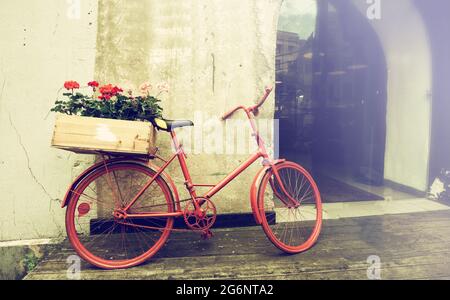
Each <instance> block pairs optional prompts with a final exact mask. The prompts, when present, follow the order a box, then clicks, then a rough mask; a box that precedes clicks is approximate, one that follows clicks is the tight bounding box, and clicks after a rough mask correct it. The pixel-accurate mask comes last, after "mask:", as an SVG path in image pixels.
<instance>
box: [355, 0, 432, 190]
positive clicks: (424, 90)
mask: <svg viewBox="0 0 450 300" xmlns="http://www.w3.org/2000/svg"><path fill="white" fill-rule="evenodd" d="M352 1H353V2H354V4H355V5H356V6H357V7H358V8H359V9H360V11H361V13H362V14H364V15H366V12H367V9H368V7H369V5H368V4H367V3H366V1H362V0H352ZM370 23H371V25H372V26H373V28H374V30H375V32H376V33H377V34H378V37H379V39H380V42H381V44H382V47H383V50H384V54H385V56H386V62H387V68H388V89H387V93H388V101H387V132H386V157H385V178H386V179H388V180H391V181H393V182H396V183H400V184H402V185H405V186H409V187H412V188H415V189H417V190H420V191H426V190H427V188H428V165H429V155H430V127H431V123H430V118H431V98H430V97H429V95H430V92H431V86H432V61H431V52H430V49H429V46H428V45H429V41H428V36H427V32H426V28H425V25H424V23H423V20H422V18H421V16H420V15H419V12H418V11H417V9H416V7H415V6H414V4H413V1H411V0H395V1H382V2H381V19H380V20H372V21H370Z"/></svg>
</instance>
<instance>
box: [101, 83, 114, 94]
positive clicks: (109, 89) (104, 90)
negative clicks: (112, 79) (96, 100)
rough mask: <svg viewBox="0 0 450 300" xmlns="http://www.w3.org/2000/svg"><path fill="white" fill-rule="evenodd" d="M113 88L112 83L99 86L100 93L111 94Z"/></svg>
mask: <svg viewBox="0 0 450 300" xmlns="http://www.w3.org/2000/svg"><path fill="white" fill-rule="evenodd" d="M113 88H114V87H113V85H112V84H108V85H104V86H102V87H100V93H102V94H111V93H112V90H113Z"/></svg>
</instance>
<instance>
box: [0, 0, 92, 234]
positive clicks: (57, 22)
mask: <svg viewBox="0 0 450 300" xmlns="http://www.w3.org/2000/svg"><path fill="white" fill-rule="evenodd" d="M80 9H81V10H80V11H78V8H77V7H72V6H71V5H69V4H68V2H66V1H59V0H42V1H26V0H18V1H1V2H0V35H1V39H0V137H1V141H0V212H1V213H0V240H15V239H31V238H43V237H54V236H58V235H62V234H64V232H65V230H64V213H65V212H64V210H63V209H61V208H60V199H61V198H62V197H64V193H65V190H66V189H67V186H68V184H69V182H70V181H71V180H72V178H73V177H74V176H75V175H76V174H77V173H79V172H80V171H81V170H82V169H84V168H85V167H86V162H89V160H91V157H87V156H77V155H74V154H72V155H71V154H69V153H68V152H64V151H59V150H55V149H51V148H50V141H51V135H52V131H53V124H54V116H53V115H52V114H49V110H50V108H51V107H52V106H53V103H54V102H55V99H56V97H57V94H58V90H60V88H61V86H62V84H63V83H64V81H65V80H67V79H76V80H78V81H79V82H87V81H88V80H89V79H91V78H92V77H93V72H94V61H95V38H96V30H97V26H96V23H97V1H94V0H84V1H82V2H81V6H80Z"/></svg>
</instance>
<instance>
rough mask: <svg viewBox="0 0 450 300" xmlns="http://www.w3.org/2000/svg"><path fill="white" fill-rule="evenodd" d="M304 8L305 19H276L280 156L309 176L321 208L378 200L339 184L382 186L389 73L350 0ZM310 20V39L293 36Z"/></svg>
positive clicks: (326, 0)
mask: <svg viewBox="0 0 450 300" xmlns="http://www.w3.org/2000/svg"><path fill="white" fill-rule="evenodd" d="M287 2H289V1H287ZM300 2H302V1H300ZM303 2H312V3H314V5H316V9H315V10H310V12H309V16H297V20H294V18H295V15H294V16H292V15H290V16H288V17H283V15H282V16H281V18H280V25H281V28H280V31H279V33H278V44H277V94H276V118H278V119H279V120H280V154H281V156H284V157H286V158H287V159H290V160H293V161H297V162H298V163H300V164H302V165H304V166H305V167H306V168H307V169H309V170H310V171H311V173H313V175H314V176H315V178H316V179H317V181H318V184H319V188H320V189H321V192H322V195H323V197H324V201H325V202H336V201H364V200H379V199H383V198H382V197H380V196H377V195H375V194H372V193H370V192H367V191H363V190H361V189H358V188H356V187H355V186H351V185H349V184H347V183H346V182H345V180H343V179H344V178H345V179H347V181H348V179H350V180H353V181H355V182H360V183H363V184H366V185H368V186H374V185H375V186H377V185H383V182H384V155H385V140H386V101H387V100H386V99H387V95H386V88H387V70H386V62H385V57H384V54H383V50H382V47H381V45H380V42H379V40H378V37H377V36H376V34H375V32H374V31H373V29H372V28H371V26H370V24H369V22H368V19H367V18H365V17H364V16H362V15H361V14H360V12H359V11H357V10H356V9H355V8H354V7H353V6H352V4H351V3H349V1H345V0H318V1H311V0H304V1H303ZM300 9H301V8H300ZM291 11H292V9H291ZM311 12H313V13H311ZM311 18H313V19H314V23H313V24H314V27H313V30H312V31H311V32H310V34H309V35H308V36H306V35H304V34H303V32H301V31H296V30H295V26H302V22H303V23H304V24H303V25H304V26H306V27H307V26H311V24H310V22H311ZM289 19H290V22H289ZM303 30H304V29H303ZM302 34H303V36H302Z"/></svg>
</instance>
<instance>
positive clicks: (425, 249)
mask: <svg viewBox="0 0 450 300" xmlns="http://www.w3.org/2000/svg"><path fill="white" fill-rule="evenodd" d="M214 233H215V236H214V238H213V239H211V240H207V241H204V240H201V239H200V236H199V235H198V234H194V233H174V234H173V235H172V236H171V239H170V240H169V242H168V243H167V244H166V246H165V247H164V248H163V249H162V250H161V251H160V252H159V253H158V255H157V256H156V257H154V258H153V259H151V260H150V261H149V262H148V263H146V264H145V265H142V266H139V267H135V268H132V269H128V270H115V271H104V270H99V269H96V268H94V267H92V266H90V265H88V264H86V263H82V272H81V278H82V279H367V269H368V267H369V264H368V263H367V258H368V257H369V256H371V255H377V256H379V257H380V259H381V278H382V279H447V278H450V211H439V212H429V213H416V214H401V215H389V216H375V217H363V218H348V219H340V220H328V221H326V222H325V223H324V228H323V231H322V235H321V237H320V240H319V242H318V244H317V245H316V246H315V247H314V248H313V249H311V250H309V251H308V252H305V253H302V254H297V255H285V254H282V253H280V251H279V250H278V249H276V248H275V247H274V246H272V244H271V243H270V242H269V241H268V240H267V239H266V237H265V235H264V233H263V231H262V230H261V228H260V227H247V228H233V229H221V230H216V231H214ZM72 254H74V252H73V251H72V250H71V248H70V246H69V245H68V244H67V243H63V244H62V245H58V246H56V247H55V249H53V251H52V253H51V254H50V255H49V256H48V257H46V258H45V259H44V260H43V261H42V262H41V263H40V264H39V265H38V266H37V268H36V269H35V270H34V271H33V272H32V273H30V274H28V276H27V277H26V278H25V279H67V277H66V270H67V267H68V264H67V263H66V259H67V257H68V256H69V255H72Z"/></svg>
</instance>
